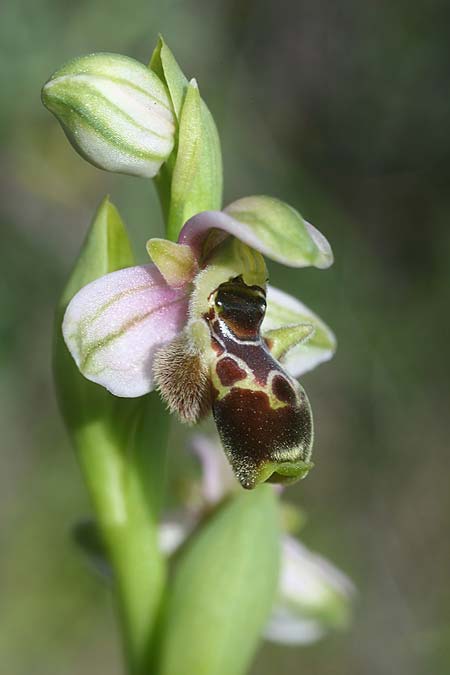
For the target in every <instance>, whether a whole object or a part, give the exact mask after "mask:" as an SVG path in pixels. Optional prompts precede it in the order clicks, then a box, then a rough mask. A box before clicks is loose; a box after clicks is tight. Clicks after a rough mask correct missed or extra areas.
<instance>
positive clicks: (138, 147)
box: [42, 53, 175, 177]
mask: <svg viewBox="0 0 450 675" xmlns="http://www.w3.org/2000/svg"><path fill="white" fill-rule="evenodd" d="M42 100H43V102H44V105H45V106H46V107H47V108H48V109H49V110H50V111H51V112H52V113H53V114H54V115H55V116H56V117H57V118H58V120H59V121H60V122H61V124H62V126H63V128H64V131H65V132H66V135H67V137H68V139H69V140H70V142H71V143H72V145H73V146H74V148H75V149H76V150H78V152H79V153H80V154H81V155H82V156H83V157H84V158H85V159H87V160H88V161H89V162H91V163H92V164H94V165H95V166H97V167H99V168H100V169H106V170H107V171H117V172H119V173H127V174H131V175H135V176H143V177H152V176H155V175H156V174H157V173H158V171H159V169H160V167H161V165H162V163H163V162H165V161H166V160H167V158H168V157H169V155H170V153H171V152H172V149H173V146H174V141H175V116H174V113H173V108H172V103H171V101H170V98H169V96H168V93H167V90H166V88H165V86H164V84H163V83H162V82H161V81H160V79H159V78H158V77H157V75H155V73H153V72H152V71H151V70H149V69H148V68H146V67H145V66H144V65H143V64H142V63H139V62H138V61H135V60H134V59H130V58H128V57H126V56H120V55H118V54H103V53H100V54H91V55H89V56H82V57H80V58H77V59H74V60H73V61H70V62H69V63H67V64H66V65H65V66H63V67H62V68H61V69H60V70H57V71H56V72H55V73H54V74H53V75H52V77H51V78H50V79H49V81H48V82H47V83H46V84H45V85H44V87H43V90H42Z"/></svg>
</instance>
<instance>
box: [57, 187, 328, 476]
mask: <svg viewBox="0 0 450 675" xmlns="http://www.w3.org/2000/svg"><path fill="white" fill-rule="evenodd" d="M147 250H148V253H149V255H150V257H151V259H152V260H153V264H148V265H139V266H136V267H130V268H126V269H123V270H119V271H116V272H112V273H110V274H107V275H106V276H104V277H102V278H100V279H97V280H96V281H94V282H92V283H90V284H88V285H87V286H86V287H84V288H83V289H81V291H79V292H78V293H77V294H76V295H75V297H74V298H73V299H72V301H71V302H70V304H69V306H68V308H67V311H66V314H65V317H64V323H63V334H64V338H65V341H66V344H67V346H68V348H69V350H70V352H71V354H72V356H73V358H74V359H75V361H76V363H77V365H78V368H79V369H80V371H81V372H82V373H83V375H84V376H85V377H87V378H88V379H89V380H92V381H93V382H96V383H98V384H101V385H103V386H104V387H106V388H107V389H108V390H109V391H110V392H111V393H113V394H115V395H116V396H122V397H136V396H142V395H143V394H146V393H148V392H150V391H152V390H153V389H155V388H157V389H158V390H159V391H160V393H161V396H162V398H163V399H164V401H165V402H166V403H167V406H168V408H169V409H170V410H171V411H172V412H174V413H177V414H178V416H179V418H180V419H181V420H182V421H183V422H187V423H188V424H192V423H195V422H197V421H198V420H199V419H201V418H202V417H203V416H204V415H205V414H207V413H208V412H209V411H210V410H212V413H213V416H214V420H215V422H216V425H217V428H218V431H219V434H220V437H221V440H222V443H223V446H224V449H225V452H226V454H227V456H228V459H229V461H230V463H231V466H232V468H233V470H234V472H235V474H236V476H237V478H238V479H239V481H240V483H241V485H242V486H243V487H244V488H253V487H255V485H257V484H258V483H260V482H263V481H266V480H270V481H273V482H291V481H293V480H296V479H298V478H303V477H304V476H305V475H306V474H307V473H308V471H309V469H310V468H311V466H312V463H311V461H310V457H311V450H312V442H313V422H312V414H311V408H310V404H309V401H308V398H307V396H306V393H305V391H304V389H303V388H302V386H301V385H300V384H299V383H298V382H297V381H296V379H295V378H296V377H298V376H299V375H301V374H302V373H304V372H306V371H308V370H310V369H311V368H313V367H314V366H315V365H317V364H318V363H320V362H321V361H325V360H327V359H329V358H330V357H331V356H332V354H333V352H334V349H335V339H334V336H333V334H332V333H331V331H330V329H329V328H328V327H327V326H326V325H325V324H324V323H323V322H322V321H321V320H320V319H319V318H318V317H317V316H316V315H315V314H314V313H313V312H312V311H311V310H310V309H308V308H307V307H306V306H305V305H303V304H302V303H301V302H300V301H298V300H296V299H294V298H292V297H291V296H289V295H287V294H285V293H283V292H282V291H279V290H277V289H275V288H272V287H271V286H267V276H268V275H267V269H266V265H265V262H264V259H263V257H262V255H261V254H265V255H267V256H268V257H269V258H271V259H272V260H276V261H278V262H281V263H284V264H285V265H289V266H294V267H303V266H306V265H314V266H315V267H318V268H325V267H328V266H329V265H330V264H331V263H332V260H333V258H332V253H331V249H330V246H329V244H328V242H327V240H326V239H325V237H323V235H321V234H320V232H318V230H316V229H315V228H314V227H313V226H312V225H310V224H309V223H307V222H306V221H304V220H303V218H302V217H301V216H300V214H299V213H298V212H297V211H295V210H294V209H292V208H291V207H290V206H288V205H287V204H284V203H283V202H280V201H278V200H276V199H273V198H269V197H265V196H257V197H248V198H244V199H240V200H238V201H235V202H233V203H232V204H230V205H229V206H228V207H227V208H226V209H225V210H224V211H205V212H201V213H198V214H196V215H194V216H193V217H191V218H190V219H189V220H188V221H187V222H186V223H185V225H184V227H183V228H182V229H181V232H180V234H179V237H178V242H177V243H175V242H172V241H169V240H164V239H151V240H150V241H149V242H148V243H147Z"/></svg>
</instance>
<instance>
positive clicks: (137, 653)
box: [74, 397, 167, 675]
mask: <svg viewBox="0 0 450 675" xmlns="http://www.w3.org/2000/svg"><path fill="white" fill-rule="evenodd" d="M149 398H150V397H146V399H147V400H148V399H149ZM146 399H143V400H142V401H143V402H146V403H147V400H146ZM157 404H158V402H157V401H156V405H157ZM150 407H153V408H155V401H154V400H152V401H151V406H150ZM146 408H148V405H147V406H146ZM138 412H141V413H142V412H150V411H148V410H147V409H146V410H145V411H143V410H142V406H141V407H140V408H139V411H138ZM153 412H155V411H154V410H153ZM146 417H147V416H146ZM148 417H149V418H153V423H154V422H155V418H154V416H153V415H149V416H148ZM163 419H164V418H161V417H160V418H159V419H158V422H159V424H160V425H161V424H162V426H163V429H161V427H160V426H159V427H158V433H156V436H155V433H154V434H153V439H152V440H153V443H152V445H153V448H151V447H146V448H143V447H141V438H142V434H141V433H140V428H139V427H140V426H141V423H142V414H138V415H136V417H135V418H134V419H133V420H131V422H130V420H128V423H127V424H126V425H124V429H125V427H127V429H126V433H123V434H122V433H118V428H117V424H114V425H113V424H111V423H109V422H108V420H107V419H105V418H98V419H97V420H93V421H92V422H90V423H89V424H87V425H86V426H84V427H82V428H81V429H80V430H78V431H77V432H76V434H75V439H74V440H75V443H76V446H77V449H78V457H79V460H80V464H81V468H82V471H83V474H84V478H85V481H86V484H87V488H88V491H89V494H90V497H91V500H92V504H93V507H94V511H95V514H96V519H97V524H98V526H99V530H100V533H101V536H102V539H103V542H104V544H105V547H106V550H107V554H108V559H109V562H110V564H111V567H112V570H113V578H114V592H115V596H116V603H117V609H118V613H119V619H120V624H121V629H122V634H123V641H124V649H125V655H126V661H127V664H128V668H129V673H130V675H149V669H148V668H149V663H150V661H151V658H152V655H151V649H152V643H153V640H152V634H153V629H154V625H155V622H156V619H157V614H158V612H159V609H160V604H161V597H162V592H163V588H164V583H165V576H166V571H165V564H164V559H163V557H162V556H161V554H160V553H159V548H158V540H157V537H158V531H157V509H156V508H155V505H156V504H155V493H154V490H153V486H154V485H155V484H156V483H157V482H158V483H159V485H161V484H162V483H163V481H162V480H161V471H160V470H159V471H158V472H157V473H156V472H152V471H151V469H152V467H151V466H150V464H151V463H152V462H154V461H155V458H157V460H156V461H158V462H161V460H162V458H163V457H165V451H164V445H165V438H164V436H165V430H166V427H167V424H164V421H163ZM130 428H131V432H130ZM148 438H149V437H147V441H148ZM158 445H159V447H158ZM144 449H145V451H146V452H145V454H144V453H143V452H142V450H144ZM146 456H147V457H150V458H151V460H150V462H149V461H148V460H147V458H146ZM153 468H154V469H156V467H153ZM155 479H157V480H155ZM150 483H151V484H150ZM159 493H161V487H159ZM149 495H151V501H150V499H149Z"/></svg>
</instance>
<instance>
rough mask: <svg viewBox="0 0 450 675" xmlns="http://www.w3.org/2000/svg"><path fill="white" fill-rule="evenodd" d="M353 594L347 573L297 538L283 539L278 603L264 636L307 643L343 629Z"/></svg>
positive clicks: (283, 640) (346, 621)
mask: <svg viewBox="0 0 450 675" xmlns="http://www.w3.org/2000/svg"><path fill="white" fill-rule="evenodd" d="M354 593H355V588H354V586H353V584H352V582H351V581H350V579H348V577H347V576H346V575H345V574H343V573H342V572H340V571H339V570H338V569H336V567H334V566H333V565H332V564H331V563H330V562H328V561H327V560H325V559H324V558H322V557H321V556H319V555H317V554H315V553H313V552H311V551H309V550H308V549H307V548H306V547H305V546H303V545H302V544H301V543H300V542H299V541H297V540H296V539H294V538H292V537H289V536H284V537H283V540H282V562H281V574H280V581H279V589H278V600H277V601H276V602H275V605H274V608H273V612H272V617H271V619H270V621H269V624H268V625H267V627H266V630H265V636H266V638H267V639H269V640H273V641H275V642H281V643H284V644H305V643H308V642H313V641H315V640H317V639H319V638H320V637H322V635H323V634H324V633H325V632H326V631H327V630H329V629H330V628H344V627H346V626H347V624H348V621H349V618H350V603H351V600H352V596H353V595H354Z"/></svg>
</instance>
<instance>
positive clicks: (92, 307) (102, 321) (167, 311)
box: [63, 265, 188, 397]
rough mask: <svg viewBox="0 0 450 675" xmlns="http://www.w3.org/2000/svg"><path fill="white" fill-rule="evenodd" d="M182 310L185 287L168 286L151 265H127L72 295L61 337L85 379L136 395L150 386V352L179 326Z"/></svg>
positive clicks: (185, 303) (185, 305) (183, 318)
mask: <svg viewBox="0 0 450 675" xmlns="http://www.w3.org/2000/svg"><path fill="white" fill-rule="evenodd" d="M187 310H188V297H187V290H186V288H183V289H173V288H170V287H169V286H168V285H167V284H166V282H165V281H164V279H163V277H162V276H161V274H160V273H159V272H158V270H157V268H156V267H155V266H154V265H141V266H138V267H129V268H127V269H124V270H120V271H118V272H112V273H111V274H107V275H106V276H104V277H101V278H100V279H97V280H96V281H93V282H92V283H90V284H88V285H87V286H85V287H84V288H82V289H81V291H79V292H78V293H77V294H76V295H75V297H74V298H73V299H72V301H71V302H70V303H69V306H68V307H67V311H66V314H65V317H64V322H63V334H64V339H65V341H66V344H67V346H68V348H69V351H70V352H71V354H72V356H73V358H74V359H75V361H76V363H77V365H78V367H79V369H80V371H81V372H82V373H83V375H84V376H85V377H87V378H88V379H89V380H92V382H97V383H98V384H101V385H103V386H104V387H106V388H107V389H108V390H109V391H110V392H111V393H113V394H115V395H116V396H124V397H134V396H142V395H143V394H146V393H148V392H149V391H151V390H152V388H153V386H154V385H153V374H152V364H153V357H154V355H155V352H156V351H157V350H158V349H159V348H160V347H161V346H163V345H164V344H166V343H167V342H169V341H170V340H172V339H173V337H174V336H175V335H177V334H178V332H179V331H180V330H181V329H182V328H183V326H184V324H185V322H186V318H187Z"/></svg>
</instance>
